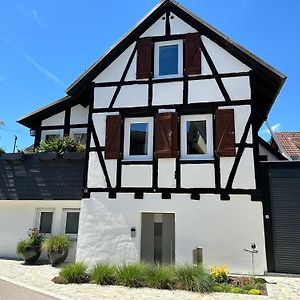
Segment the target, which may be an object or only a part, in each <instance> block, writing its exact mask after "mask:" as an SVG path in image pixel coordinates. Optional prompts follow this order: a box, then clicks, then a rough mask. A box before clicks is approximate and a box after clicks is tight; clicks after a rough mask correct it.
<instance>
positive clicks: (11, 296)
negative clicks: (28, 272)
mask: <svg viewBox="0 0 300 300" xmlns="http://www.w3.org/2000/svg"><path fill="white" fill-rule="evenodd" d="M55 299H57V298H53V297H50V296H47V295H44V294H41V293H39V292H35V291H32V290H29V289H26V288H24V287H21V286H19V285H15V284H12V283H9V282H7V281H4V280H1V279H0V300H55Z"/></svg>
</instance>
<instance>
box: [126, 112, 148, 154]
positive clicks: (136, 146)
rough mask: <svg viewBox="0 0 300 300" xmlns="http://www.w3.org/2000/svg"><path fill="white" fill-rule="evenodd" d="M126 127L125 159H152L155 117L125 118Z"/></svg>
mask: <svg viewBox="0 0 300 300" xmlns="http://www.w3.org/2000/svg"><path fill="white" fill-rule="evenodd" d="M124 128H125V134H124V159H132V160H150V159H152V157H153V118H129V119H125V127H124Z"/></svg>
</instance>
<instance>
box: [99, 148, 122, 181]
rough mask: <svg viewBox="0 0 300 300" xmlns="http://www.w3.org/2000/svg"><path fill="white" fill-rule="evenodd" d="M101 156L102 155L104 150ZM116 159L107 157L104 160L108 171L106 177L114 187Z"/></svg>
mask: <svg viewBox="0 0 300 300" xmlns="http://www.w3.org/2000/svg"><path fill="white" fill-rule="evenodd" d="M102 153H103V157H104V152H102ZM117 163H118V160H117V159H107V160H105V165H106V170H107V173H108V177H109V180H110V184H111V186H112V187H116V182H117Z"/></svg>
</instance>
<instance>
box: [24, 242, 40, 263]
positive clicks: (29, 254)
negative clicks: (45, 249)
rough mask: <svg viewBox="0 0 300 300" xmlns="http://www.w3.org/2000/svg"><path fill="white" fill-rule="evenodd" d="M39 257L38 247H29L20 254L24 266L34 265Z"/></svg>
mask: <svg viewBox="0 0 300 300" xmlns="http://www.w3.org/2000/svg"><path fill="white" fill-rule="evenodd" d="M40 255H41V247H40V246H30V247H27V248H26V251H24V252H23V253H22V256H23V259H24V262H25V264H35V263H36V262H37V260H38V259H39V257H40Z"/></svg>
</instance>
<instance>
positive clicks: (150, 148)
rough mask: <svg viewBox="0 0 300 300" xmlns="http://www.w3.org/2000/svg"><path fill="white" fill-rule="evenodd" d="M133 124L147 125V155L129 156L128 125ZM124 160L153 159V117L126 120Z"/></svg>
mask: <svg viewBox="0 0 300 300" xmlns="http://www.w3.org/2000/svg"><path fill="white" fill-rule="evenodd" d="M134 123H148V151H147V152H148V154H147V155H129V149H130V125H131V124H134ZM123 158H124V160H136V161H143V160H152V158H153V117H144V118H126V119H125V122H124V157H123Z"/></svg>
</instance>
